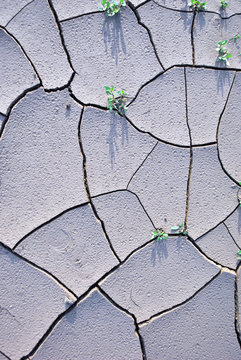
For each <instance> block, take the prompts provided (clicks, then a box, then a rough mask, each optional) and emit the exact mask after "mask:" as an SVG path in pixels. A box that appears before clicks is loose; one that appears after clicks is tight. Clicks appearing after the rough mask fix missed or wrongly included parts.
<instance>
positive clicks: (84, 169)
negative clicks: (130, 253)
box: [78, 107, 121, 263]
mask: <svg viewBox="0 0 241 360" xmlns="http://www.w3.org/2000/svg"><path fill="white" fill-rule="evenodd" d="M84 112H85V107H83V109H82V112H81V115H80V121H79V124H78V140H79V147H80V152H81V155H82V157H83V177H84V186H85V191H86V195H87V198H88V200H89V203H90V207H91V209H92V211H93V213H94V215H95V217H96V219H97V220H98V221H99V223H100V225H101V227H102V230H103V233H104V235H105V238H106V240H107V242H108V244H109V247H110V249H111V251H112V252H113V254H114V256H115V257H116V259H117V260H118V262H119V263H120V262H121V259H120V258H119V256H118V255H117V253H116V251H115V249H114V247H113V245H112V243H111V241H110V238H109V236H108V234H107V231H106V229H105V224H104V221H103V220H101V219H100V217H99V215H98V213H97V210H96V208H95V206H94V203H93V201H92V199H91V194H90V189H89V184H88V178H87V167H86V155H85V152H84V148H83V144H82V139H81V123H82V120H83V116H84Z"/></svg>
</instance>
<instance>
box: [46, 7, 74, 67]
mask: <svg viewBox="0 0 241 360" xmlns="http://www.w3.org/2000/svg"><path fill="white" fill-rule="evenodd" d="M47 1H48V4H49V7H50V10H51V12H52V14H53V17H54V19H55V23H56V26H57V28H58V31H59V37H60V40H61V44H62V46H63V49H64V52H65V54H66V56H67V60H68V63H69V66H70V68H71V69H72V71H73V72H74V73H76V71H75V69H74V67H73V65H72V61H71V57H70V55H69V52H68V50H67V47H66V44H65V40H64V37H63V33H62V28H61V24H60V22H59V18H58V15H57V12H56V10H55V8H54V6H53V3H52V0H47Z"/></svg>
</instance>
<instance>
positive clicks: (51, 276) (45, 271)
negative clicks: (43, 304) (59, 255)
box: [0, 241, 78, 299]
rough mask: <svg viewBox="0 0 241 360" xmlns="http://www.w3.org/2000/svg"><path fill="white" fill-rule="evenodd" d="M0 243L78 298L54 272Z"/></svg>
mask: <svg viewBox="0 0 241 360" xmlns="http://www.w3.org/2000/svg"><path fill="white" fill-rule="evenodd" d="M0 244H1V245H2V246H3V247H4V248H5V249H6V250H8V251H9V252H11V253H12V254H13V255H15V256H17V257H18V258H19V259H21V260H23V261H24V262H26V263H28V264H29V265H31V266H33V267H34V268H35V269H38V270H40V271H42V272H43V273H44V274H46V276H49V277H50V278H51V279H52V280H54V281H55V282H57V283H58V285H60V286H61V287H62V288H63V289H64V290H66V291H68V292H69V293H70V294H72V295H73V296H74V297H75V299H77V298H78V296H77V295H76V294H75V293H74V292H73V291H72V290H71V289H70V288H68V286H66V285H65V284H64V283H63V282H62V281H61V280H59V279H58V278H57V277H56V276H55V275H54V274H52V273H51V272H50V271H48V270H46V269H44V268H43V267H41V266H39V265H37V264H35V263H34V262H32V261H31V260H29V259H27V258H25V257H24V256H22V255H20V254H18V253H17V252H15V251H13V250H12V249H11V248H10V247H9V246H7V245H5V244H4V243H2V242H1V241H0Z"/></svg>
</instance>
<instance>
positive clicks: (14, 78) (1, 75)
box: [0, 29, 39, 114]
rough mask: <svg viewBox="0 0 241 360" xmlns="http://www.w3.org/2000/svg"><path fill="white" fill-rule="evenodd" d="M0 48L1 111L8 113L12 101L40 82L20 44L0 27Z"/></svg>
mask: <svg viewBox="0 0 241 360" xmlns="http://www.w3.org/2000/svg"><path fill="white" fill-rule="evenodd" d="M0 48H1V72H0V96H1V105H0V111H1V112H2V113H3V114H7V112H8V110H9V106H10V105H11V103H12V102H13V101H14V100H16V98H17V97H18V96H20V95H22V93H23V92H24V91H26V90H28V89H30V88H33V87H34V86H36V85H37V84H39V80H38V79H37V75H36V73H35V71H34V69H33V68H32V66H31V64H30V62H29V61H28V59H27V58H26V57H25V55H24V54H23V52H22V50H21V48H20V46H19V45H18V44H17V42H16V41H15V40H14V39H13V38H12V37H11V36H10V35H9V34H8V33H7V32H6V31H4V30H2V29H0Z"/></svg>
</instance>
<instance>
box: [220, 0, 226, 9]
mask: <svg viewBox="0 0 241 360" xmlns="http://www.w3.org/2000/svg"><path fill="white" fill-rule="evenodd" d="M227 7H228V3H227V2H226V1H225V0H221V1H220V8H222V9H224V8H227Z"/></svg>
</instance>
